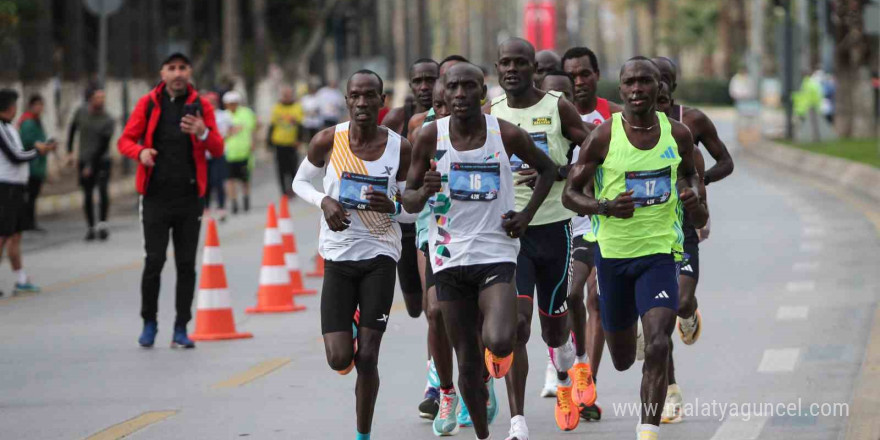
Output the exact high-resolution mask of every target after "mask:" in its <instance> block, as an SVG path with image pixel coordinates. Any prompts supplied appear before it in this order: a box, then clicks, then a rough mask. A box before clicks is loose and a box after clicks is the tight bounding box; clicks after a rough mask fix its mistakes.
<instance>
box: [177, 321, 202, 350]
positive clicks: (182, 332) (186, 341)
mask: <svg viewBox="0 0 880 440" xmlns="http://www.w3.org/2000/svg"><path fill="white" fill-rule="evenodd" d="M171 348H196V343H195V342H193V341H192V339H190V338H189V336H187V334H186V326H185V325H175V326H174V336H173V337H172V338H171Z"/></svg>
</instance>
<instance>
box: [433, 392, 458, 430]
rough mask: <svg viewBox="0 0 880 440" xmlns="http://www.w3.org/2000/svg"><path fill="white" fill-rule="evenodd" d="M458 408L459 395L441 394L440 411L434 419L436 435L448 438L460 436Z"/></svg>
mask: <svg viewBox="0 0 880 440" xmlns="http://www.w3.org/2000/svg"><path fill="white" fill-rule="evenodd" d="M457 407H458V395H457V394H455V392H452V393H450V394H444V393H440V411H438V412H437V417H436V418H435V419H434V424H433V429H434V435H436V436H437V437H446V436H450V435H455V434H458V430H459V423H458V420H456V416H455V410H456V408H457Z"/></svg>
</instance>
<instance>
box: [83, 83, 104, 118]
mask: <svg viewBox="0 0 880 440" xmlns="http://www.w3.org/2000/svg"><path fill="white" fill-rule="evenodd" d="M106 101H107V95H106V93H104V89H102V88H100V87H89V88H88V90H86V102H87V103H88V104H89V109H90V110H91V111H92V112H100V111H102V110H104V103H105V102H106Z"/></svg>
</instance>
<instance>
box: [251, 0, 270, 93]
mask: <svg viewBox="0 0 880 440" xmlns="http://www.w3.org/2000/svg"><path fill="white" fill-rule="evenodd" d="M253 2H254V3H253V14H252V20H253V28H254V73H255V74H256V77H257V78H262V77H263V76H265V75H266V67H267V66H268V65H269V59H270V56H269V55H270V54H271V53H272V41H271V40H270V38H269V34H268V32H267V31H268V29H269V25H268V24H267V23H266V0H253Z"/></svg>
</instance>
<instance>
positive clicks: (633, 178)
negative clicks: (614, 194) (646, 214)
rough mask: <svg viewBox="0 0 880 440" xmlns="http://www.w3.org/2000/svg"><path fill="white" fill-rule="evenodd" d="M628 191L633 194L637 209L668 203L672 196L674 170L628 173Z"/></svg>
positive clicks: (667, 168)
mask: <svg viewBox="0 0 880 440" xmlns="http://www.w3.org/2000/svg"><path fill="white" fill-rule="evenodd" d="M626 190H627V191H632V192H633V195H632V198H633V202H634V203H635V206H636V208H640V207H643V206H651V205H659V204H661V203H666V201H667V200H669V196H670V194H672V168H671V167H666V168H663V169H660V170H653V171H627V172H626Z"/></svg>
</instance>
